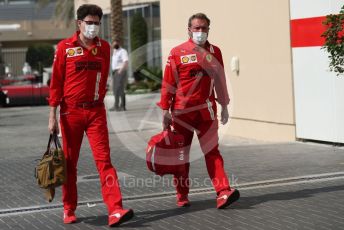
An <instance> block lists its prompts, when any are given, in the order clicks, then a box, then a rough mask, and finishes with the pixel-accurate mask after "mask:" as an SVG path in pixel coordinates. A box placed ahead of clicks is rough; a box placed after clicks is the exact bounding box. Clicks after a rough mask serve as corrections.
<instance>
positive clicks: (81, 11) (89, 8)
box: [76, 4, 103, 20]
mask: <svg viewBox="0 0 344 230" xmlns="http://www.w3.org/2000/svg"><path fill="white" fill-rule="evenodd" d="M76 15H77V19H78V20H83V19H84V18H86V17H87V15H92V16H98V17H99V20H101V19H102V16H103V11H102V9H101V8H100V7H99V6H97V5H94V4H83V5H81V6H80V7H79V8H78V10H77V11H76Z"/></svg>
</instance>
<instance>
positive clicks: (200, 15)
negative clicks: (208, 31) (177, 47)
mask: <svg viewBox="0 0 344 230" xmlns="http://www.w3.org/2000/svg"><path fill="white" fill-rule="evenodd" d="M195 18H197V19H202V20H206V21H207V23H208V26H210V19H209V18H208V17H207V15H205V14H203V13H197V14H194V15H192V16H191V17H190V18H189V23H188V26H189V27H191V22H192V20H194V19H195Z"/></svg>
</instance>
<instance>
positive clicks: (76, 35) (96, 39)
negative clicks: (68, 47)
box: [72, 30, 101, 46]
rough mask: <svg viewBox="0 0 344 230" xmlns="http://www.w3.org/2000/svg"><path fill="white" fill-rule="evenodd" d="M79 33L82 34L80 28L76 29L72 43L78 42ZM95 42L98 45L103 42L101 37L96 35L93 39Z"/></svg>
mask: <svg viewBox="0 0 344 230" xmlns="http://www.w3.org/2000/svg"><path fill="white" fill-rule="evenodd" d="M79 34H80V30H78V31H76V32H75V33H74V35H73V37H72V43H74V44H76V43H77V42H78V37H79ZM93 41H94V43H95V44H96V46H101V42H100V39H99V37H98V36H97V37H95V38H94V39H93Z"/></svg>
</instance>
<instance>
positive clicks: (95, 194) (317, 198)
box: [0, 94, 344, 229]
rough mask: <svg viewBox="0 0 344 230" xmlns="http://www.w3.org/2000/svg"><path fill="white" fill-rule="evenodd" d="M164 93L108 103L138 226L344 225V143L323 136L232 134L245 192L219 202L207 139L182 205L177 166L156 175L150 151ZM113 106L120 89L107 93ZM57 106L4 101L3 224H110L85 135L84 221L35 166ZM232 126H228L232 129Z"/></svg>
mask: <svg viewBox="0 0 344 230" xmlns="http://www.w3.org/2000/svg"><path fill="white" fill-rule="evenodd" d="M157 100H158V95H154V94H150V95H137V96H129V97H128V106H127V108H128V111H126V112H108V126H109V135H110V147H111V158H112V162H113V165H114V166H115V167H116V169H117V171H118V174H119V177H120V183H121V190H122V193H123V197H124V206H125V207H130V208H133V209H134V211H135V214H136V215H135V217H134V218H133V219H132V220H131V221H130V222H128V223H126V224H123V225H122V226H121V227H122V228H128V229H131V228H133V229H135V228H137V229H344V169H343V168H344V149H343V147H336V146H331V145H320V144H315V143H299V142H289V143H270V142H262V141H257V140H249V139H245V138H240V137H233V136H229V135H227V134H226V132H228V130H229V131H230V124H229V125H227V126H225V127H221V131H220V150H221V153H222V156H223V158H224V162H225V168H226V171H227V174H228V176H229V178H230V180H231V184H232V185H233V186H234V187H237V188H238V189H239V190H240V191H241V198H240V200H239V202H237V203H235V204H233V205H232V206H230V207H229V208H227V209H225V210H217V209H216V208H215V206H216V202H215V192H214V191H213V189H212V186H211V183H210V180H209V178H208V175H207V171H206V167H205V162H204V160H203V156H202V153H201V151H200V148H199V146H198V141H197V139H195V140H194V144H193V146H192V150H191V153H192V154H191V171H190V178H191V184H192V187H191V195H190V200H191V203H192V205H191V207H189V208H184V209H181V208H177V207H176V205H175V195H174V188H173V185H172V180H171V177H170V176H164V177H158V176H154V175H153V174H152V173H151V172H150V171H148V169H147V167H146V163H145V160H144V156H145V147H146V142H147V140H148V139H149V138H150V137H151V136H152V135H154V134H156V133H157V132H159V131H160V130H161V125H160V123H161V120H160V116H161V114H160V110H159V109H158V108H157V107H156V105H155V103H156V102H157ZM106 104H107V107H111V105H112V97H111V96H110V97H107V99H106ZM48 112H49V108H48V107H47V106H38V107H14V108H1V109H0V177H1V180H0V229H102V228H103V229H106V228H107V226H106V224H107V216H106V213H107V211H106V208H105V206H104V205H103V203H102V198H101V194H100V186H99V180H98V177H97V170H96V168H95V164H94V161H93V158H92V153H91V151H90V148H89V145H88V141H87V138H86V136H85V139H84V142H83V145H82V149H81V153H80V154H81V155H80V160H79V164H78V177H79V178H78V191H79V207H78V209H77V215H78V217H79V221H78V223H76V224H73V225H68V226H66V225H64V224H63V223H62V203H61V189H57V194H56V197H55V199H54V201H53V202H52V203H50V204H49V203H47V202H46V201H45V200H44V196H43V192H42V190H40V189H39V188H38V186H37V185H36V183H35V179H34V176H33V174H34V166H35V164H36V161H35V160H37V159H39V158H40V157H41V155H42V154H43V152H44V150H45V148H46V144H47V141H48V132H47V121H48ZM224 133H225V134H224Z"/></svg>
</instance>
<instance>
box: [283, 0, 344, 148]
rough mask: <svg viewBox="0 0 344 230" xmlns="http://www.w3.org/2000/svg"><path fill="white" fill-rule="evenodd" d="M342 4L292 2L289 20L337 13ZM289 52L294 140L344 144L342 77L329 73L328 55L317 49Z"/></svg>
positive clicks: (309, 0)
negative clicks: (291, 74) (292, 92)
mask: <svg viewBox="0 0 344 230" xmlns="http://www.w3.org/2000/svg"><path fill="white" fill-rule="evenodd" d="M343 4H344V1H342V0H291V1H290V10H291V20H295V19H307V18H312V17H319V16H325V15H327V14H331V13H333V14H334V13H338V12H339V11H340V8H341V6H342V5H343ZM292 52H293V74H294V90H295V111H296V135H297V137H298V138H303V139H313V140H320V141H329V142H340V143H344V119H343V118H344V90H343V89H344V76H342V77H337V76H336V75H335V74H334V73H333V72H330V71H329V67H328V64H329V61H328V57H327V56H328V54H327V53H326V52H325V50H322V49H321V47H320V46H313V47H297V48H293V49H292Z"/></svg>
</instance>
